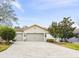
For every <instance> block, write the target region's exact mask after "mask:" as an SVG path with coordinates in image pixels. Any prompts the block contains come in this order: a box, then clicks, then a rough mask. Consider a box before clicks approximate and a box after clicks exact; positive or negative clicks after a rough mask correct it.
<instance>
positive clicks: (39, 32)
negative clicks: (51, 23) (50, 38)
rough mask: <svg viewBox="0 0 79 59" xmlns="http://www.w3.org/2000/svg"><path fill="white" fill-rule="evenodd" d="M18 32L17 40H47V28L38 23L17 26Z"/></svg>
mask: <svg viewBox="0 0 79 59" xmlns="http://www.w3.org/2000/svg"><path fill="white" fill-rule="evenodd" d="M16 32H17V35H16V38H15V39H16V40H17V41H46V34H48V31H47V29H45V28H43V27H40V26H38V25H32V26H30V27H27V26H26V27H24V28H16Z"/></svg>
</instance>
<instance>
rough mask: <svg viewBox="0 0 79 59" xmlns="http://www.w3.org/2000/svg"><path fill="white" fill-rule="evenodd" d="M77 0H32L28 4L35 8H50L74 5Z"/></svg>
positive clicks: (78, 0)
mask: <svg viewBox="0 0 79 59" xmlns="http://www.w3.org/2000/svg"><path fill="white" fill-rule="evenodd" d="M77 2H79V0H33V1H32V2H31V3H30V4H29V5H30V6H31V7H33V8H36V9H39V10H40V9H41V10H43V9H50V8H56V7H66V6H71V5H76V3H77Z"/></svg>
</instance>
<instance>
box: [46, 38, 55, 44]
mask: <svg viewBox="0 0 79 59" xmlns="http://www.w3.org/2000/svg"><path fill="white" fill-rule="evenodd" d="M47 42H53V43H54V42H55V40H54V39H47Z"/></svg>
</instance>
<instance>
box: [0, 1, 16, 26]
mask: <svg viewBox="0 0 79 59" xmlns="http://www.w3.org/2000/svg"><path fill="white" fill-rule="evenodd" d="M11 1H13V0H2V3H0V24H4V25H9V26H12V22H16V21H17V17H16V14H15V11H14V9H13V6H12V4H11Z"/></svg>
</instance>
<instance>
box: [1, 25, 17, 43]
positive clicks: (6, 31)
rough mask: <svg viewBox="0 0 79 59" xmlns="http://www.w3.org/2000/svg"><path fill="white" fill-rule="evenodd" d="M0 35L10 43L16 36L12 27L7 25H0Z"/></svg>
mask: <svg viewBox="0 0 79 59" xmlns="http://www.w3.org/2000/svg"><path fill="white" fill-rule="evenodd" d="M0 36H1V38H2V39H3V40H5V41H6V43H7V44H9V43H10V41H11V40H12V41H13V40H14V38H15V36H16V32H15V30H14V29H13V28H11V27H8V26H0Z"/></svg>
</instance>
